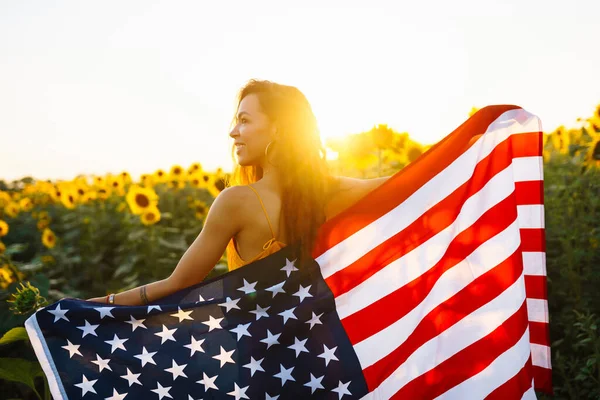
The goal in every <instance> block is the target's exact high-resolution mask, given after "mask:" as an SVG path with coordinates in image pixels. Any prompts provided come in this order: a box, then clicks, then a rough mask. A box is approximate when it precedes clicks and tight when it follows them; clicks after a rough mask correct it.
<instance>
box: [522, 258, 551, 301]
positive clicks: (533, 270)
mask: <svg viewBox="0 0 600 400" xmlns="http://www.w3.org/2000/svg"><path fill="white" fill-rule="evenodd" d="M523 269H524V270H525V274H526V275H539V276H543V277H544V280H545V279H546V253H544V252H542V251H524V252H523ZM545 286H546V284H545V283H544V287H545ZM544 298H545V296H544Z"/></svg>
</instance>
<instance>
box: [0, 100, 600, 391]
mask: <svg viewBox="0 0 600 400" xmlns="http://www.w3.org/2000/svg"><path fill="white" fill-rule="evenodd" d="M476 111H477V109H476V108H473V109H472V110H471V112H470V114H469V115H472V114H473V113H474V112H476ZM576 125H577V126H575V127H571V128H566V127H564V126H560V127H559V128H557V129H556V130H554V131H552V132H546V133H545V134H544V151H543V156H544V163H545V166H544V174H545V178H544V186H545V214H546V241H547V260H546V261H547V274H548V290H549V308H550V327H551V340H552V365H553V371H554V385H555V388H554V390H555V396H554V398H561V399H562V398H565V399H598V398H600V330H599V327H600V290H598V289H599V288H600V105H599V106H598V107H597V108H596V110H595V112H594V113H593V115H592V116H590V117H589V118H580V119H578V120H577V124H576ZM326 146H327V148H328V149H329V150H331V151H332V152H333V153H335V154H336V158H335V159H332V160H329V162H330V166H331V169H332V172H333V173H334V174H336V175H344V176H352V177H361V178H372V177H377V176H385V175H391V174H393V173H395V172H397V171H399V170H400V169H402V168H404V167H405V166H406V165H408V164H410V163H411V162H412V161H414V160H415V159H417V158H418V157H419V156H420V155H421V154H422V153H423V152H425V151H426V150H427V149H428V148H429V147H431V145H424V144H421V143H418V142H417V141H415V140H413V139H411V138H410V135H409V134H408V133H407V132H401V133H399V132H396V131H394V130H393V129H391V128H389V127H388V126H387V125H376V126H374V127H373V128H372V129H371V130H369V131H367V132H360V133H355V134H351V135H347V136H346V137H344V138H340V139H331V140H328V141H327V143H326ZM0 179H1V177H0ZM227 179H228V174H227V173H225V172H223V171H222V170H221V169H220V168H219V169H217V170H216V171H210V172H208V171H204V170H203V168H202V165H201V164H200V163H194V164H192V165H190V166H189V167H187V168H184V167H182V166H180V165H174V166H172V167H171V168H169V169H167V170H163V169H159V170H157V171H155V172H153V173H148V174H142V175H141V176H140V178H139V179H136V180H134V179H133V178H132V177H131V176H130V174H129V173H127V172H126V171H124V172H122V173H120V174H118V175H113V174H106V175H105V176H77V177H75V178H74V179H73V180H71V181H55V182H52V181H40V180H35V179H34V178H30V177H28V178H23V179H21V180H19V181H13V182H11V183H7V182H4V181H2V180H0V300H1V302H0V337H1V338H0V393H2V394H3V396H5V397H3V398H21V399H42V398H45V399H49V398H50V397H49V396H50V395H49V392H48V390H47V387H46V385H47V383H46V381H45V377H44V375H43V373H42V371H41V368H40V366H39V364H38V362H37V359H36V357H35V355H34V354H33V351H32V349H31V346H30V345H29V342H28V337H27V334H26V333H25V330H24V328H23V323H24V321H25V319H27V318H28V317H29V316H30V315H31V314H32V313H33V312H34V311H35V310H36V309H37V308H39V307H41V306H44V305H47V304H50V303H53V302H55V301H57V300H59V299H61V298H63V297H77V298H83V299H85V298H89V297H94V296H102V295H106V294H108V293H110V292H115V293H116V292H120V291H123V290H127V289H130V288H133V287H136V286H139V285H141V284H144V283H149V282H152V281H155V280H159V279H163V278H165V277H167V276H168V275H169V274H170V273H171V272H172V270H173V268H174V267H175V266H176V265H177V263H178V262H179V260H180V258H181V256H182V255H183V253H184V252H185V251H186V250H187V248H188V247H189V245H190V244H191V243H192V242H193V240H194V239H195V238H196V236H197V235H198V234H199V232H200V231H201V229H202V226H203V220H204V218H205V217H206V214H207V212H208V209H209V207H210V205H211V204H212V202H213V200H214V198H215V197H216V196H217V195H218V194H219V193H220V192H221V191H222V190H223V189H224V188H225V186H226V183H227ZM225 256H226V254H224V255H223V257H222V258H221V261H220V262H219V263H218V264H217V265H216V266H215V268H214V270H213V271H212V272H211V274H210V275H209V277H213V276H215V275H217V274H220V273H223V272H225V271H226V269H227V267H226V257H225ZM539 397H540V398H544V396H543V395H540V396H539Z"/></svg>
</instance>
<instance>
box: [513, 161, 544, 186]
mask: <svg viewBox="0 0 600 400" xmlns="http://www.w3.org/2000/svg"><path fill="white" fill-rule="evenodd" d="M513 165H514V169H515V182H526V181H541V180H543V179H544V169H543V166H544V159H543V158H542V157H541V156H531V157H517V158H514V159H513Z"/></svg>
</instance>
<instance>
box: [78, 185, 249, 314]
mask: <svg viewBox="0 0 600 400" xmlns="http://www.w3.org/2000/svg"><path fill="white" fill-rule="evenodd" d="M243 196H244V190H243V189H241V187H238V186H234V187H229V188H226V189H225V190H223V191H222V192H221V193H219V195H218V196H217V198H216V199H215V201H214V202H213V203H212V205H211V207H210V208H209V210H208V214H207V216H206V220H205V222H204V227H203V228H202V230H201V231H200V234H199V235H198V237H196V239H195V240H194V242H193V243H192V244H191V245H190V247H189V248H188V249H187V250H186V252H185V253H184V254H183V256H182V257H181V259H180V260H179V263H177V266H176V267H175V270H174V271H173V272H172V273H171V275H170V276H169V277H167V278H165V279H162V280H159V281H156V282H152V283H149V284H147V285H145V287H146V297H147V298H148V301H152V300H154V299H157V298H161V297H164V296H168V295H170V294H172V293H175V292H177V291H178V290H181V289H183V288H186V287H188V286H192V285H195V284H196V283H199V282H201V281H202V279H204V277H206V275H208V273H209V272H210V271H211V270H212V269H213V267H214V266H215V265H216V263H217V262H218V261H219V260H220V259H221V256H222V255H223V253H224V252H225V248H226V247H227V243H228V242H229V240H231V238H232V237H233V236H235V235H236V234H237V233H238V232H239V231H240V230H241V228H242V223H241V218H240V217H241V215H242V213H243V211H242V208H241V207H242V206H243V204H244V202H243ZM142 287H143V286H138V287H136V288H133V289H130V290H127V291H125V292H121V293H118V294H117V295H116V296H115V299H114V300H115V304H120V305H142V304H144V302H143V300H142V297H141V295H142V292H141V289H142ZM88 301H97V302H102V303H106V296H104V297H94V298H92V299H88Z"/></svg>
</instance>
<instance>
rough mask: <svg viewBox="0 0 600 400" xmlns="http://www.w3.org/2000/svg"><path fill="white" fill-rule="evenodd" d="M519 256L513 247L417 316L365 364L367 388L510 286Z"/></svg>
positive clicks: (517, 268) (364, 371)
mask: <svg viewBox="0 0 600 400" xmlns="http://www.w3.org/2000/svg"><path fill="white" fill-rule="evenodd" d="M520 257H521V254H520V252H519V251H518V250H517V251H516V252H515V253H514V254H513V255H511V256H510V257H509V258H507V259H506V260H505V261H504V262H502V263H501V264H499V265H498V266H496V267H494V268H493V269H491V270H490V271H488V272H486V273H485V274H483V275H481V276H480V277H478V278H477V279H475V280H474V281H473V282H472V283H470V284H469V285H468V286H467V287H465V288H464V289H462V290H461V291H459V292H458V293H457V294H455V295H454V296H452V297H451V298H449V299H448V300H446V301H445V302H443V303H441V304H440V305H438V306H437V307H436V308H434V309H433V310H432V311H431V312H430V313H428V314H427V315H426V316H425V317H424V318H423V319H422V320H421V322H420V323H419V325H418V326H417V327H416V328H415V330H414V331H413V332H412V333H411V334H410V336H409V337H408V338H407V339H406V341H405V342H404V343H402V345H401V346H399V347H398V348H396V349H395V350H393V351H392V352H390V354H388V355H387V356H386V357H384V358H383V359H381V360H379V361H378V362H377V363H375V364H373V365H371V366H369V367H367V368H365V369H364V370H363V374H364V376H365V380H366V381H367V386H368V387H369V389H370V390H373V389H374V388H376V387H377V386H379V385H380V384H381V382H383V381H384V380H385V379H386V378H387V377H388V376H389V375H390V374H392V373H393V372H394V371H395V370H396V369H397V368H398V367H399V366H400V365H402V364H403V363H404V362H405V361H406V359H407V358H408V357H409V356H410V355H411V354H412V353H414V352H415V350H417V349H418V348H419V347H420V346H422V345H423V344H424V343H426V342H427V341H429V340H431V339H432V338H434V337H436V336H437V335H439V334H440V333H442V332H443V331H445V330H446V329H448V328H450V327H451V326H452V325H454V324H455V323H457V322H458V321H460V320H461V319H463V318H464V317H465V316H467V315H469V314H470V313H472V312H473V311H475V310H477V309H478V308H480V307H481V306H483V305H485V304H487V303H489V302H490V301H491V300H493V299H494V298H496V297H497V296H498V295H500V294H501V293H502V292H504V290H506V288H508V287H510V286H511V285H512V284H513V283H514V282H515V281H516V280H517V279H518V278H519V276H520V275H521V272H522V270H521V268H519V267H518V266H520V264H521V262H520ZM400 304H401V303H400ZM400 304H399V305H400ZM525 311H527V310H525ZM372 315H376V314H372ZM377 317H380V316H377ZM373 319H375V318H373ZM524 319H525V323H526V322H527V315H525V316H524ZM342 323H344V321H342ZM519 338H520V336H519ZM517 340H518V338H517ZM474 359H475V358H474ZM476 359H479V358H476ZM468 364H469V363H467V364H465V365H468ZM457 369H460V368H457ZM408 398H413V397H408Z"/></svg>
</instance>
